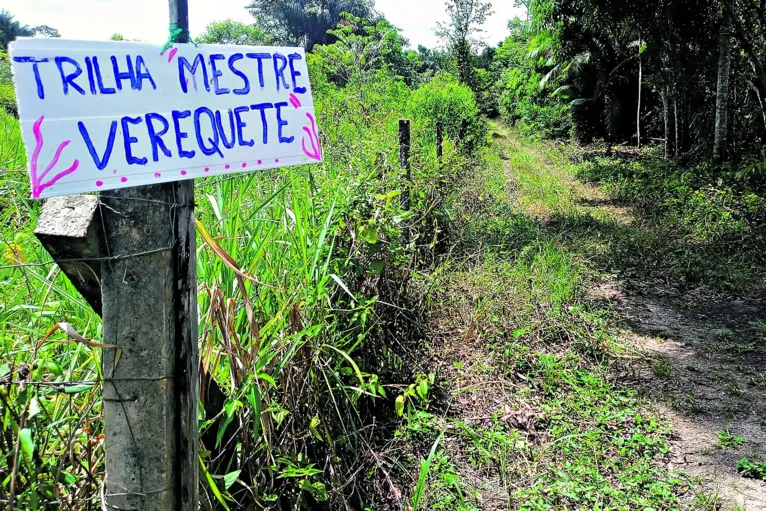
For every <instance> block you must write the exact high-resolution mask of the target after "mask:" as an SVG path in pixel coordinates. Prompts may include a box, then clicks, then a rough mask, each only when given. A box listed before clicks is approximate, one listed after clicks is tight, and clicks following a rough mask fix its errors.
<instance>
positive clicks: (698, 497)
mask: <svg viewBox="0 0 766 511" xmlns="http://www.w3.org/2000/svg"><path fill="white" fill-rule="evenodd" d="M694 504H695V508H694V509H698V510H699V511H719V510H720V509H721V496H720V495H719V494H718V492H717V491H716V492H715V493H712V494H710V493H707V492H704V491H700V492H697V493H695V495H694Z"/></svg>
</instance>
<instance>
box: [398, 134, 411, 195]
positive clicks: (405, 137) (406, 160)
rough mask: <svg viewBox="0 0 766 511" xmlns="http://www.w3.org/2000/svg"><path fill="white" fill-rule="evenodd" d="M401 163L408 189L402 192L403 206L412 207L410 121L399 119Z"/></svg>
mask: <svg viewBox="0 0 766 511" xmlns="http://www.w3.org/2000/svg"><path fill="white" fill-rule="evenodd" d="M399 165H400V166H401V167H402V168H403V169H404V170H405V172H406V178H407V189H406V190H405V191H404V193H403V194H402V206H404V209H410V193H411V186H410V185H412V167H411V165H410V121H409V120H408V119H399Z"/></svg>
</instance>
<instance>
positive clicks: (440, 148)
mask: <svg viewBox="0 0 766 511" xmlns="http://www.w3.org/2000/svg"><path fill="white" fill-rule="evenodd" d="M443 155H444V124H442V122H441V121H437V123H436V159H437V160H438V161H439V163H441V162H442V156H443Z"/></svg>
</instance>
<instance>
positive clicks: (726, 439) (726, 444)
mask: <svg viewBox="0 0 766 511" xmlns="http://www.w3.org/2000/svg"><path fill="white" fill-rule="evenodd" d="M716 435H717V436H718V446H719V447H720V448H721V450H722V451H723V452H726V449H737V448H739V447H742V444H744V443H745V439H744V438H742V437H741V436H737V435H733V434H732V433H731V432H730V431H729V430H723V431H719V432H718V433H716Z"/></svg>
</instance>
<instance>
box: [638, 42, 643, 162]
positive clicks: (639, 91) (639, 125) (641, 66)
mask: <svg viewBox="0 0 766 511" xmlns="http://www.w3.org/2000/svg"><path fill="white" fill-rule="evenodd" d="M643 74H644V66H643V63H642V62H641V41H639V42H638V109H637V110H636V137H637V139H638V148H639V149H641V86H642V83H641V81H642V80H643Z"/></svg>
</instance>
